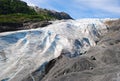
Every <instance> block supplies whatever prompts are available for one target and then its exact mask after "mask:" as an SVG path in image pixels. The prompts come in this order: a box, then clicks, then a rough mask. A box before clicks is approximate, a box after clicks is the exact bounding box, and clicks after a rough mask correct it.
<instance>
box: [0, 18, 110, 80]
mask: <svg viewBox="0 0 120 81" xmlns="http://www.w3.org/2000/svg"><path fill="white" fill-rule="evenodd" d="M106 20H109V19H80V20H61V21H54V22H53V24H52V25H49V26H47V27H45V28H37V29H30V30H21V31H14V32H6V33H0V72H1V73H0V80H4V81H6V80H9V81H21V80H22V79H23V78H24V77H25V76H27V75H28V74H30V73H32V72H33V71H35V70H36V69H38V68H39V67H40V66H41V65H43V64H44V63H47V62H49V61H50V60H52V59H54V58H57V57H59V56H60V55H61V54H65V55H66V56H68V57H76V56H78V55H80V54H84V53H85V52H86V51H87V50H88V49H89V48H90V47H91V46H95V45H96V41H98V40H99V37H100V36H101V35H104V34H105V33H107V26H106V25H105V24H104V22H105V21H106ZM6 78H7V79H6Z"/></svg>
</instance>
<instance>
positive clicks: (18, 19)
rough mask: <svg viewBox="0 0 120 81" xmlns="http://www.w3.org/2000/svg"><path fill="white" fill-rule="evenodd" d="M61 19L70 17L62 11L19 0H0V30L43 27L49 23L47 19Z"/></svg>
mask: <svg viewBox="0 0 120 81" xmlns="http://www.w3.org/2000/svg"><path fill="white" fill-rule="evenodd" d="M61 19H72V17H70V16H69V15H68V14H67V13H64V12H56V11H54V12H53V11H52V10H47V9H42V8H38V7H30V6H28V5H27V3H26V2H23V1H21V0H0V32H5V31H15V30H23V29H31V28H38V27H44V26H47V25H49V24H51V23H50V22H48V21H51V20H61ZM34 24H35V25H34ZM26 26H27V27H26Z"/></svg>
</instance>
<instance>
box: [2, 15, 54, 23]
mask: <svg viewBox="0 0 120 81" xmlns="http://www.w3.org/2000/svg"><path fill="white" fill-rule="evenodd" d="M51 19H54V18H53V17H50V16H48V15H40V14H37V15H28V14H7V15H0V23H8V22H9V23H15V22H16V23H23V22H27V21H42V20H51Z"/></svg>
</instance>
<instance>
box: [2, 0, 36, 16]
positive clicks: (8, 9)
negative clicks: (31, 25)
mask: <svg viewBox="0 0 120 81" xmlns="http://www.w3.org/2000/svg"><path fill="white" fill-rule="evenodd" d="M13 13H24V14H36V12H35V11H34V9H31V8H30V7H29V6H28V5H27V3H25V2H23V1H20V0H0V14H13Z"/></svg>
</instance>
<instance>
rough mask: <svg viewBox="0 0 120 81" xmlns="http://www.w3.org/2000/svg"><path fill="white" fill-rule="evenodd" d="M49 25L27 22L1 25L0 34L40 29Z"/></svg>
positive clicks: (45, 22) (46, 23)
mask: <svg viewBox="0 0 120 81" xmlns="http://www.w3.org/2000/svg"><path fill="white" fill-rule="evenodd" d="M50 24H52V23H51V22H49V21H35V22H33V21H29V22H25V23H1V24H0V32H8V31H18V30H26V29H35V28H42V27H45V26H47V25H50Z"/></svg>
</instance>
